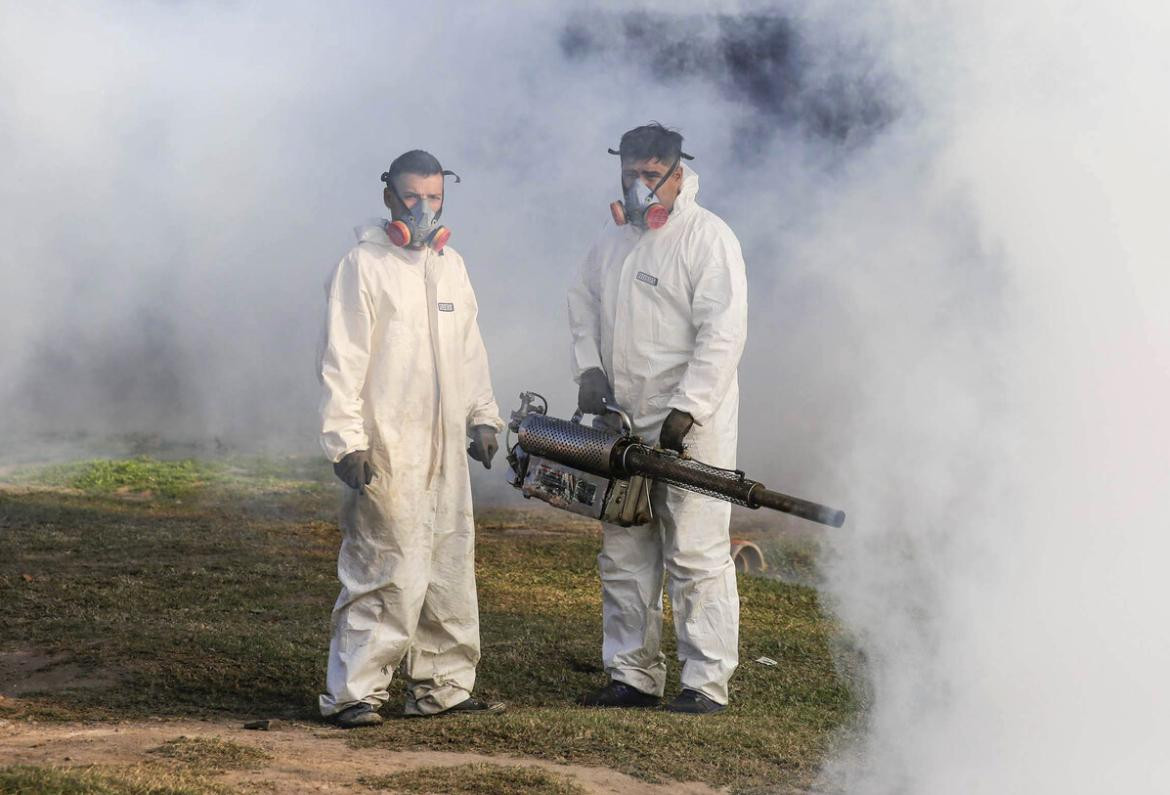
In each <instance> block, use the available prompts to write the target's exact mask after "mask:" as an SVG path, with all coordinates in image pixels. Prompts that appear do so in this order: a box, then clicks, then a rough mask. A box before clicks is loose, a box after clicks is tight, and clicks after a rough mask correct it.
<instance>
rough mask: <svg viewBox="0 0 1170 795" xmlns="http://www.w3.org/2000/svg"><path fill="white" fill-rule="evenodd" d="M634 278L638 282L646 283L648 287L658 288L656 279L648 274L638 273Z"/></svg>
mask: <svg viewBox="0 0 1170 795" xmlns="http://www.w3.org/2000/svg"><path fill="white" fill-rule="evenodd" d="M635 278H637V280H638V281H640V282H646V284H648V285H650V286H651V287H657V286H658V279H657V277H654V276H651V275H650V274H649V273H643V272H642V271H638V275H637V277H635Z"/></svg>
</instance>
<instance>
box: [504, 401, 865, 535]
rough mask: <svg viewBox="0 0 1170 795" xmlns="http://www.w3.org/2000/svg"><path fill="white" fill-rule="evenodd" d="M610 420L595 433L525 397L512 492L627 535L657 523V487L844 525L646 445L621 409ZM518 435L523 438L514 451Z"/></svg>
mask: <svg viewBox="0 0 1170 795" xmlns="http://www.w3.org/2000/svg"><path fill="white" fill-rule="evenodd" d="M611 412H612V414H611V415H607V416H606V417H605V418H598V419H597V420H595V421H594V423H593V424H592V425H591V426H588V425H582V424H581V418H582V414H581V412H580V411H578V412H577V413H575V414H574V415H573V418H572V419H571V420H561V419H557V418H556V417H550V416H548V402H547V401H546V400H545V399H544V398H543V397H542V396H541V395H539V394H537V393H536V392H521V393H520V408H519V409H518V410H517V411H514V412H512V419H511V422H510V423H509V425H508V430H509V431H510V433H509V441H508V465H509V466H511V468H512V475H511V480H510V482H511V484H512V485H513V486H515V487H516V488H518V489H520V491H521V492H522V493H523V494H524V496H525V497H535V498H536V499H539V500H543V501H544V502H547V503H548V504H550V505H553V506H555V507H557V508H562V509H564V510H567V511H572V512H573V513H578V514H582V515H584V516H589V517H592V518H594V519H600V520H601V521H603V522H609V523H611V524H616V525H621V526H623V527H630V526H632V525H640V524H646V523H647V522H649V521H650V520H651V519H652V518H653V513H652V509H651V505H650V489H651V488H652V486H653V484H654V482H655V481H661V482H664V483H668V484H670V485H672V486H678V487H679V488H683V489H687V490H689V491H694V492H698V493H700V494H706V495H708V496H711V497H717V498H719V499H721V500H727V501H728V502H732V503H735V504H736V505H744V506H747V507H748V508H753V509H754V508H771V509H772V510H774V511H780V512H782V513H788V514H792V515H793V516H799V517H801V518H802V519H808V520H809V521H813V522H818V523H820V524H824V525H829V526H830V527H840V526H841V525H842V524H844V523H845V512H844V511H839V510H837V509H835V508H829V507H827V506H825V505H820V504H818V503H815V502H810V501H808V500H802V499H800V498H798V497H790V496H788V495H787V494H781V493H780V492H778V491H772V490H771V489H768V488H765V487H764V485H763V484H761V483H759V482H758V481H755V480H750V479H748V478H747V477H746V476H745V475H744V473H743V472H741V471H739V470H737V469H720V468H719V467H714V466H710V465H708V464H704V463H703V462H701V461H696V460H695V459H693V458H690V457H686V456H681V455H679V454H678V453H676V452H675V451H673V450H663V449H661V448H659V447H651V446H649V445H647V444H644V443H643V442H642V440H641V438H640V437H638V436H636V435H634V434H633V432H632V425H631V423H630V420H629V417H627V416H626V414H625V413H624V412H622V411H621V409H619V408H617V407H613V408H611ZM614 415H616V416H617V417H618V418H619V419H620V421H621V425H620V429H618V428H616V427H615V425H614V423H613V421H612V416H614ZM511 434H515V435H516V441H515V442H514V443H513V442H512V441H511Z"/></svg>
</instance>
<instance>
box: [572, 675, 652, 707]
mask: <svg viewBox="0 0 1170 795" xmlns="http://www.w3.org/2000/svg"><path fill="white" fill-rule="evenodd" d="M661 702H662V699H660V698H659V697H658V696H653V695H651V694H649V693H643V692H642V691H641V690H639V689H638V688H636V687H631V686H630V685H627V684H626V683H625V682H618V681H616V680H610V683H609V684H608V685H606V686H605V687H603V688H601V689H600V690H595V691H593V692H592V693H586V694H585V695H583V696H581V698H580V699H579V700H578V703H580V704H581V706H583V707H643V708H645V707H657V706H658V705H659V704H660V703H661Z"/></svg>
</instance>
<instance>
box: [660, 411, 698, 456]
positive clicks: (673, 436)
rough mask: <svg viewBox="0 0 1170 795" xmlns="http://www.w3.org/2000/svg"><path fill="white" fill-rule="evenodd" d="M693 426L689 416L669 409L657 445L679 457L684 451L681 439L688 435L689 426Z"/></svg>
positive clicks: (692, 420) (693, 419)
mask: <svg viewBox="0 0 1170 795" xmlns="http://www.w3.org/2000/svg"><path fill="white" fill-rule="evenodd" d="M694 424H695V418H694V417H692V416H691V415H690V414H687V413H686V412H685V411H679V410H678V409H671V410H670V413H669V414H667V415H666V419H665V420H664V421H663V423H662V432H661V433H659V434H658V444H659V445H660V446H661V447H662V449H664V450H674V451H675V452H676V453H678V454H680V455H681V454H682V452H683V449H684V445H683V437H685V436H686V435H687V434H688V433H690V431H691V426H692V425H694Z"/></svg>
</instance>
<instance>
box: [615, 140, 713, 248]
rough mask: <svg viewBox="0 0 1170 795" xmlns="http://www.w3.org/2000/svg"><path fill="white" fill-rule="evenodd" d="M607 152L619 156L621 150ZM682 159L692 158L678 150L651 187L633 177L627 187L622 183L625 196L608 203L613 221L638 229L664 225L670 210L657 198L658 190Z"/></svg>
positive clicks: (655, 227)
mask: <svg viewBox="0 0 1170 795" xmlns="http://www.w3.org/2000/svg"><path fill="white" fill-rule="evenodd" d="M609 153H610V154H611V155H618V156H619V157H620V156H621V152H616V151H614V150H613V149H610V150H609ZM683 159H686V160H694V158H693V157H691V156H690V155H688V154H687V153H686V152H680V153H679V156H678V157H676V158H675V159H674V163H673V164H672V165H671V167H670V168H668V169H667V170H666V173H665V174H664V175H663V176H662V179H660V180H658V182H657V183H656V184H655V185H654V187H653V188H650V187H647V186H646V183H644V182H643V181H642V180H640V179H635V180H634V181H633V183H632V184H631V185H630V186H629V187H628V188H627V187H625V186H624V185H623V186H622V188H623V190H622V193H623V195H624V196H625V198H624V199H623V200H622V201H616V202H612V203H611V204H610V205H609V211H610V213H611V214H612V215H613V221H614V223H615V224H617V225H618V226H625V225H626V224H631V225H633V226H636V227H638V228H639V229H660V228H662V227H663V226H665V225H666V222H667V221H668V220H669V219H670V210H667V209H666V206H665V205H663V204H662V202H660V201H659V200H658V191H659V190H660V189H661V188H662V186H663V185H665V184H666V181H667V180H668V179H670V178H671V176H672V175H673V174H674V172H675V170H676V169H677V168H678V167H679V163H681V162H682V161H683Z"/></svg>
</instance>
